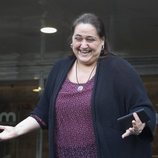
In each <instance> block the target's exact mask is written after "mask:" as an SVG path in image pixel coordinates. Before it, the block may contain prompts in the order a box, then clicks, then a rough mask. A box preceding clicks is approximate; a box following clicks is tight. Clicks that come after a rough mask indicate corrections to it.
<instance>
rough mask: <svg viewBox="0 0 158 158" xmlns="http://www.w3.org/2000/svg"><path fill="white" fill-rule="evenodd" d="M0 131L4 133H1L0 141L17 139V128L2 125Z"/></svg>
mask: <svg viewBox="0 0 158 158" xmlns="http://www.w3.org/2000/svg"><path fill="white" fill-rule="evenodd" d="M0 131H2V132H0V141H5V140H9V139H12V138H15V137H17V133H16V130H15V127H12V126H1V125H0Z"/></svg>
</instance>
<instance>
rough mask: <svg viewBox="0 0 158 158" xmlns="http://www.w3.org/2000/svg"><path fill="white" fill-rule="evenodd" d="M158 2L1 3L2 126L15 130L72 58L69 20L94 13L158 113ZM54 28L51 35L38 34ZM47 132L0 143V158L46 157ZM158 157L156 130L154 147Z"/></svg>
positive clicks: (7, 0) (21, 0)
mask: <svg viewBox="0 0 158 158" xmlns="http://www.w3.org/2000/svg"><path fill="white" fill-rule="evenodd" d="M157 7H158V1H157V0H150V1H149V0H132V1H130V0H119V1H118V0H98V1H96V0H80V1H76V0H67V1H66V0H14V1H10V0H5V1H1V5H0V124H9V125H15V124H16V123H18V122H19V121H21V120H22V119H24V118H25V117H27V116H28V115H29V113H30V112H31V110H32V109H33V108H34V107H35V106H36V103H37V101H38V99H39V97H40V93H41V89H42V88H43V86H44V82H45V80H46V78H47V75H48V73H49V71H50V69H51V67H52V66H53V64H54V62H55V61H57V60H58V59H60V58H62V57H64V56H66V55H68V54H70V53H71V49H70V45H69V36H70V28H71V24H72V21H73V20H74V19H75V18H76V17H77V16H78V15H80V14H81V13H85V12H92V13H95V14H97V15H98V16H100V17H101V18H102V19H103V20H104V23H105V26H106V33H107V37H108V41H109V46H110V49H111V50H112V51H113V52H115V53H117V54H118V55H120V56H122V57H124V58H125V59H127V60H128V61H129V62H130V63H131V64H132V65H133V66H134V67H135V68H136V70H137V71H138V72H139V74H140V75H141V78H142V80H143V82H144V85H145V87H146V89H147V92H148V94H149V97H150V99H151V101H152V103H153V105H154V107H155V108H156V110H157V111H158V44H157V42H158V9H157ZM42 27H54V28H56V29H57V31H56V32H55V33H42V32H41V31H40V29H41V28H42ZM46 133H47V132H46V131H45V132H42V131H35V132H32V133H30V134H27V135H25V136H21V137H20V138H17V139H14V140H11V141H7V142H0V158H21V157H23V158H28V157H29V158H35V157H36V158H44V157H47V156H48V146H47V134H46ZM152 149H153V158H156V157H158V131H157V130H156V131H155V140H154V142H153V143H152Z"/></svg>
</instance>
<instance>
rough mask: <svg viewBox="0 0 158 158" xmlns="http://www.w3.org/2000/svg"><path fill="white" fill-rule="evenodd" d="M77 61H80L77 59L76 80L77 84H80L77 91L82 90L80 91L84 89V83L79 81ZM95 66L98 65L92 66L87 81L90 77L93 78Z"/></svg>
mask: <svg viewBox="0 0 158 158" xmlns="http://www.w3.org/2000/svg"><path fill="white" fill-rule="evenodd" d="M77 63H78V62H77V61H76V81H77V84H78V87H77V91H78V92H80V91H82V90H83V88H84V86H83V84H81V83H79V81H78V75H77ZM95 67H96V65H95V66H94V67H93V68H92V70H91V72H90V74H89V77H88V79H87V82H88V81H89V80H90V78H91V76H92V73H93V71H94V69H95ZM87 82H86V83H87Z"/></svg>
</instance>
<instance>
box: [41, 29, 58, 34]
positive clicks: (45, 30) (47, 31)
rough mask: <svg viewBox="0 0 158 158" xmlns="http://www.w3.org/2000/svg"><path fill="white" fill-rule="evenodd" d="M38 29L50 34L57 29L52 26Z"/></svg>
mask: <svg viewBox="0 0 158 158" xmlns="http://www.w3.org/2000/svg"><path fill="white" fill-rule="evenodd" d="M40 31H41V32H43V33H48V34H51V33H55V32H57V29H56V28H54V27H42V28H41V29H40Z"/></svg>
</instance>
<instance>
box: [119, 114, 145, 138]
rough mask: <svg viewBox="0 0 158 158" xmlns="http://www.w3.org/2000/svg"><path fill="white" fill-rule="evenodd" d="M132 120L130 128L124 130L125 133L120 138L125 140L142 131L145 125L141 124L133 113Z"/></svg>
mask: <svg viewBox="0 0 158 158" xmlns="http://www.w3.org/2000/svg"><path fill="white" fill-rule="evenodd" d="M133 116H134V119H135V120H133V121H132V126H133V127H130V128H128V129H127V130H126V132H125V133H124V134H123V135H122V138H125V137H127V136H129V135H139V134H141V132H142V131H143V129H144V127H145V123H142V121H141V120H140V118H139V116H138V115H137V113H135V112H134V113H133Z"/></svg>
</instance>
